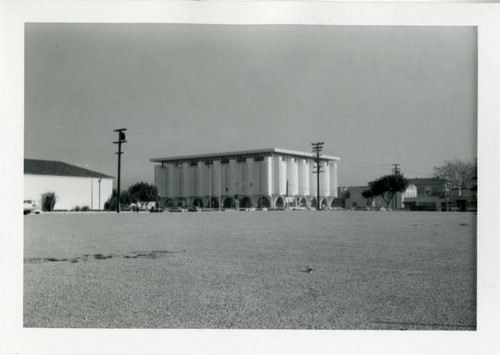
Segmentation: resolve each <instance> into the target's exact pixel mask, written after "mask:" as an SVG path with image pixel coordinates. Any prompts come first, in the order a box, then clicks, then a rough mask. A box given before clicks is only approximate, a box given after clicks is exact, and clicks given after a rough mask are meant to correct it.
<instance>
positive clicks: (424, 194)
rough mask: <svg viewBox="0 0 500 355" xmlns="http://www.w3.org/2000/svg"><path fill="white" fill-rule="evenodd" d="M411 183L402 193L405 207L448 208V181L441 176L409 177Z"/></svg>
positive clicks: (411, 208)
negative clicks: (440, 177)
mask: <svg viewBox="0 0 500 355" xmlns="http://www.w3.org/2000/svg"><path fill="white" fill-rule="evenodd" d="M408 180H409V184H408V187H407V189H406V191H405V192H404V193H403V194H402V203H403V208H405V209H410V210H425V211H440V210H446V199H447V198H448V200H449V192H450V191H449V190H448V181H447V180H444V179H439V178H422V179H420V178H414V179H408Z"/></svg>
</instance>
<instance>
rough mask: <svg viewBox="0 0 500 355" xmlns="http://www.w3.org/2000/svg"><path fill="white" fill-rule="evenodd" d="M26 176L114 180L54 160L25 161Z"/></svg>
mask: <svg viewBox="0 0 500 355" xmlns="http://www.w3.org/2000/svg"><path fill="white" fill-rule="evenodd" d="M24 174H27V175H54V176H72V177H93V178H104V179H113V177H112V176H109V175H105V174H101V173H98V172H96V171H92V170H88V169H84V168H80V167H79V166H75V165H71V164H67V163H63V162H60V161H53V160H39V159H24Z"/></svg>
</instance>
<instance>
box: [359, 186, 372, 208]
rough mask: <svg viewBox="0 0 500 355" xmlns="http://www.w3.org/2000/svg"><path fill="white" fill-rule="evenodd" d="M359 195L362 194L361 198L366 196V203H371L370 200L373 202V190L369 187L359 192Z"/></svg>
mask: <svg viewBox="0 0 500 355" xmlns="http://www.w3.org/2000/svg"><path fill="white" fill-rule="evenodd" d="M361 196H363V198H366V204H367V205H369V206H371V205H372V202H373V199H374V197H375V195H374V194H373V191H372V190H371V189H368V190H365V191H363V192H362V193H361Z"/></svg>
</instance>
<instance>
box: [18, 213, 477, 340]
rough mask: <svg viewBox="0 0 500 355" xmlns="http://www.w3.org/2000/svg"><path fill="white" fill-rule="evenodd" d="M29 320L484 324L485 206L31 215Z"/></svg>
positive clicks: (70, 323) (159, 324) (66, 323)
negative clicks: (481, 216)
mask: <svg viewBox="0 0 500 355" xmlns="http://www.w3.org/2000/svg"><path fill="white" fill-rule="evenodd" d="M24 229H25V231H24V234H25V235H24V243H25V247H24V326H25V327H64V328H80V327H85V328H244V329H254V328H261V329H450V330H475V329H476V216H475V215H474V214H470V213H444V212H442V213H439V212H347V211H345V212H341V211H321V212H316V211H283V212H278V211H277V212H271V211H267V212H263V211H252V212H236V211H225V212H196V213H194V212H193V213H190V212H184V213H168V212H165V213H139V214H132V213H121V214H115V213H102V214H98V213H54V214H42V215H28V216H25V217H24Z"/></svg>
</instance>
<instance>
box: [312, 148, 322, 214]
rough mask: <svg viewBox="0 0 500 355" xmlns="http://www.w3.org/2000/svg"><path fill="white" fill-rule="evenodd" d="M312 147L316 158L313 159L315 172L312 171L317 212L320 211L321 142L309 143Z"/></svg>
mask: <svg viewBox="0 0 500 355" xmlns="http://www.w3.org/2000/svg"><path fill="white" fill-rule="evenodd" d="M311 144H312V146H313V152H314V153H316V158H315V159H314V160H315V161H316V171H314V172H313V173H314V174H317V175H316V187H317V194H316V208H317V210H318V211H319V210H320V209H321V203H320V201H319V174H320V173H322V171H321V166H320V164H319V153H320V152H321V151H322V150H323V144H325V143H323V142H318V143H311Z"/></svg>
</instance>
